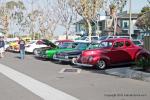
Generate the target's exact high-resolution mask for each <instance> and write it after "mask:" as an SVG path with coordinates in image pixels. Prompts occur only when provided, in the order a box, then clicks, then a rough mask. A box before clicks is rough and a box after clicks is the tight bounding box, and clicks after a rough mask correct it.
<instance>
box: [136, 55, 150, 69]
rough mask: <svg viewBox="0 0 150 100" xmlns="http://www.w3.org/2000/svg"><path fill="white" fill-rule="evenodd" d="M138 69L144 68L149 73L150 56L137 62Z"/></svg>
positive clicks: (140, 58) (142, 57)
mask: <svg viewBox="0 0 150 100" xmlns="http://www.w3.org/2000/svg"><path fill="white" fill-rule="evenodd" d="M136 65H137V67H140V68H142V69H143V70H145V71H148V70H149V69H150V56H148V57H144V56H141V57H139V58H138V59H137V60H136Z"/></svg>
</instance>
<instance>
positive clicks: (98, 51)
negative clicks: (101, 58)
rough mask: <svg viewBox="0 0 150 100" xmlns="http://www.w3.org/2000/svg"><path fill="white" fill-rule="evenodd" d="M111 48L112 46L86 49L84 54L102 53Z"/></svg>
mask: <svg viewBox="0 0 150 100" xmlns="http://www.w3.org/2000/svg"><path fill="white" fill-rule="evenodd" d="M109 50H110V48H97V49H91V50H85V51H83V52H82V56H90V55H100V54H102V53H105V52H106V51H109Z"/></svg>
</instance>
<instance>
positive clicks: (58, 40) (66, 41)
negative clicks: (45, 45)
mask: <svg viewBox="0 0 150 100" xmlns="http://www.w3.org/2000/svg"><path fill="white" fill-rule="evenodd" d="M55 42H73V41H72V40H57V41H55Z"/></svg>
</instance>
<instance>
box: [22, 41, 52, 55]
mask: <svg viewBox="0 0 150 100" xmlns="http://www.w3.org/2000/svg"><path fill="white" fill-rule="evenodd" d="M49 43H50V41H48V40H46V39H41V40H31V41H30V42H29V43H28V44H26V46H25V51H26V52H28V53H33V52H34V51H35V50H36V49H37V48H42V47H48V46H49V45H50V44H49Z"/></svg>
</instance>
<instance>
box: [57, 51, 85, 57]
mask: <svg viewBox="0 0 150 100" xmlns="http://www.w3.org/2000/svg"><path fill="white" fill-rule="evenodd" d="M81 53H82V50H73V51H65V52H60V53H57V55H62V56H69V55H79V54H81Z"/></svg>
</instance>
